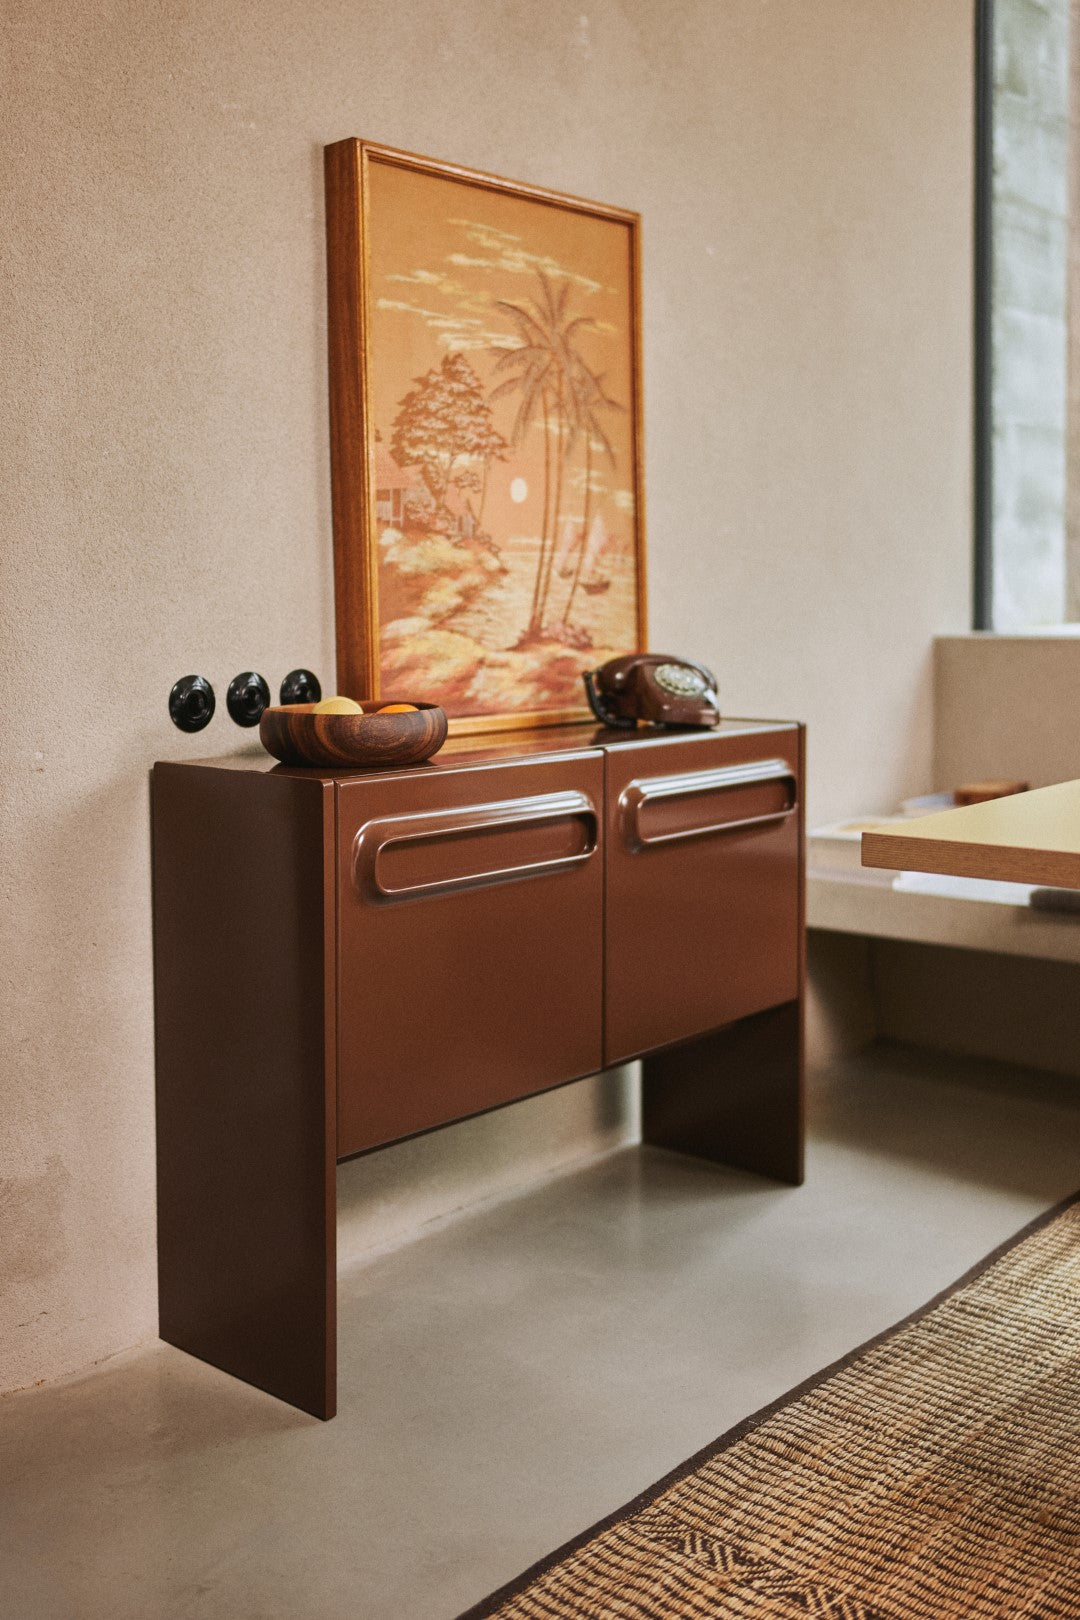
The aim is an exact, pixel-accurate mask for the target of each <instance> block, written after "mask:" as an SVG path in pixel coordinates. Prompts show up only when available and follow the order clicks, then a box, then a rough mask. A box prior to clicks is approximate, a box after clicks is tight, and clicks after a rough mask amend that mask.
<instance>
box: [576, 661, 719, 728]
mask: <svg viewBox="0 0 1080 1620" xmlns="http://www.w3.org/2000/svg"><path fill="white" fill-rule="evenodd" d="M582 679H583V680H584V682H585V695H586V697H587V698H588V700H589V707H590V709H591V710H592V712H593V714H595V716H596V718H597V719H598V720H600V721H602V722H603V724H604V725H605V726H612V727H614V728H615V729H617V730H620V731H632V730H633V728H634V727H635V726H636V725H637V723H638V721H639V720H643V721H645V723H646V724H648V725H654V726H715V725H718V724H719V721H720V702H719V698H718V696H717V690H716V677H715V676H714V675H713V674H712V672H711V671H710V670H707V669H706V668H705V667H704V665H702V664H690V663H687V661H686V660H685V659H684V658H671V657H669V656H668V655H667V654H666V653H627V654H626V655H625V656H624V657H622V658H612V659H611V661H610V662H609V663H607V664H603V665H602V666H601V667H600V668H599V669H590V670H587V671H586V672H585V674H584V675H583V676H582Z"/></svg>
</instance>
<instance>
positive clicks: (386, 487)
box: [375, 443, 424, 529]
mask: <svg viewBox="0 0 1080 1620" xmlns="http://www.w3.org/2000/svg"><path fill="white" fill-rule="evenodd" d="M423 487H424V481H423V479H422V478H421V477H420V474H419V472H418V471H417V470H416V468H415V467H399V466H398V464H397V462H396V461H395V460H394V458H393V456H392V455H391V454H390V452H389V450H388V449H387V448H386V446H385V445H384V444H380V443H376V445H375V516H376V517H377V519H378V521H379V523H380V525H384V526H386V527H388V528H394V529H400V528H401V526H402V523H403V522H404V518H405V497H406V496H407V495H408V494H410V492H413V491H415V492H419V491H421V490H422V489H423Z"/></svg>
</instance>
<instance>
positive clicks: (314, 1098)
mask: <svg viewBox="0 0 1080 1620" xmlns="http://www.w3.org/2000/svg"><path fill="white" fill-rule="evenodd" d="M153 835H154V983H155V1013H156V1054H157V1161H158V1269H159V1290H158V1291H159V1306H160V1332H161V1336H162V1338H164V1339H167V1340H168V1341H169V1342H170V1343H171V1344H174V1345H177V1346H179V1348H181V1349H183V1350H187V1351H189V1352H190V1353H191V1354H193V1355H196V1356H200V1357H201V1358H202V1359H203V1360H204V1361H208V1362H211V1363H212V1364H213V1365H215V1366H217V1367H221V1368H223V1369H224V1370H225V1371H226V1372H229V1373H232V1374H234V1375H235V1376H236V1377H238V1378H242V1379H244V1380H246V1381H247V1382H248V1383H250V1384H255V1385H257V1386H258V1387H259V1388H260V1389H264V1390H268V1391H269V1392H270V1393H271V1394H273V1395H276V1396H279V1397H280V1398H281V1399H282V1400H285V1401H288V1402H290V1403H291V1404H292V1405H294V1406H298V1407H300V1408H302V1409H303V1410H304V1411H307V1412H311V1413H312V1414H314V1415H315V1416H317V1417H322V1418H328V1417H332V1416H333V1413H334V1409H335V1360H336V1334H335V1317H336V1287H335V1167H336V1158H337V1155H336V1131H335V1095H334V1093H335V1073H334V1054H333V1039H334V1009H333V1005H332V1002H330V1003H328V1002H327V1000H326V997H327V995H328V993H329V994H331V995H332V986H333V983H334V972H333V961H332V952H333V949H334V924H335V914H334V905H335V899H334V887H333V851H334V800H333V785H332V783H331V782H329V781H326V780H323V779H320V778H319V777H316V776H310V775H309V776H306V777H299V776H289V775H285V774H283V775H281V776H277V775H274V774H273V773H266V772H256V771H243V770H227V769H219V768H214V767H212V766H196V765H188V764H183V765H169V764H164V765H158V766H156V767H155V769H154V780H153Z"/></svg>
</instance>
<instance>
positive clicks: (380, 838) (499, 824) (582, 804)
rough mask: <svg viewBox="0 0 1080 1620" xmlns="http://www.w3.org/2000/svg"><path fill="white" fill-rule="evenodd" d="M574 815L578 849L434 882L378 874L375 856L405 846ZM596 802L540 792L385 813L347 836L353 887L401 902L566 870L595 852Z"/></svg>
mask: <svg viewBox="0 0 1080 1620" xmlns="http://www.w3.org/2000/svg"><path fill="white" fill-rule="evenodd" d="M569 819H576V820H579V821H582V822H584V823H585V825H586V828H587V835H586V844H585V847H584V848H583V849H580V850H576V851H573V852H572V853H570V854H567V855H557V856H547V857H544V858H543V859H541V860H534V861H528V860H527V861H523V862H520V863H517V864H514V865H511V866H502V867H497V868H494V869H490V868H488V869H484V868H482V869H480V870H478V871H475V872H463V873H456V874H455V875H454V876H453V877H448V878H443V879H439V880H437V881H435V882H423V883H405V884H392V883H386V882H384V881H383V880H382V878H380V876H379V871H378V866H379V857H380V855H382V854H384V853H387V852H389V851H391V850H394V849H396V850H401V849H402V848H403V847H408V846H409V845H416V844H418V843H421V842H422V843H428V844H430V843H432V842H434V841H436V840H439V839H453V838H460V837H463V836H467V835H468V834H469V833H493V832H513V831H515V830H517V829H518V828H522V827H530V826H537V827H539V826H542V825H550V824H551V823H552V822H557V821H566V820H569ZM596 844H597V813H596V806H595V805H594V804H593V802H592V800H591V799H590V798H589V796H588V794H586V793H576V792H570V791H567V792H565V793H541V794H535V795H532V796H530V797H528V798H522V799H503V800H497V801H495V802H494V803H491V804H475V805H465V806H463V807H462V808H460V809H457V810H435V811H419V812H417V813H415V814H412V815H405V816H387V817H383V818H380V819H378V820H373V821H366V822H365V823H364V824H363V826H362V827H361V828H360V830H359V831H358V832H357V834H356V837H355V839H354V840H353V859H352V875H353V885H354V887H355V888H356V889H358V890H359V891H360V893H361V894H364V895H366V896H367V897H368V898H373V899H376V900H404V899H409V898H415V897H419V896H427V895H436V894H448V893H450V892H451V891H452V890H455V889H469V888H478V887H480V886H481V885H484V886H486V885H488V884H493V883H509V882H513V881H515V880H517V879H518V878H526V877H537V876H541V875H545V874H552V873H555V872H561V871H568V870H570V869H572V868H573V867H575V866H581V865H583V863H584V862H586V861H589V860H591V859H592V857H593V856H594V855H595V853H596Z"/></svg>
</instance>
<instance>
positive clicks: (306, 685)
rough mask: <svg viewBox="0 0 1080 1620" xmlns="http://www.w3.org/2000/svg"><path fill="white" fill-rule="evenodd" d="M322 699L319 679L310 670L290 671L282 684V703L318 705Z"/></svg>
mask: <svg viewBox="0 0 1080 1620" xmlns="http://www.w3.org/2000/svg"><path fill="white" fill-rule="evenodd" d="M321 697H322V687H321V686H320V685H319V677H318V676H317V675H313V674H312V673H311V671H310V669H290V671H289V673H288V674H287V675H286V677H285V679H284V680H283V681H282V683H281V701H282V703H285V704H288V703H318V701H319V699H320V698H321Z"/></svg>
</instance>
